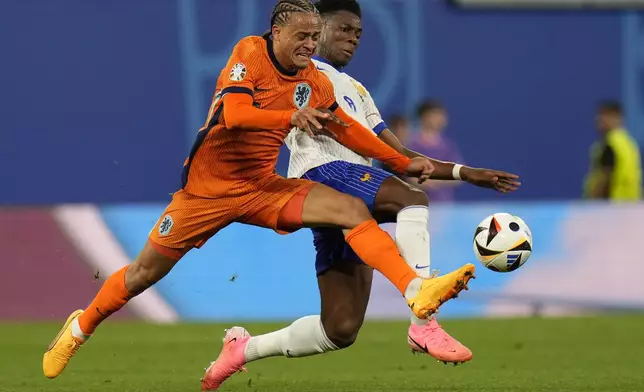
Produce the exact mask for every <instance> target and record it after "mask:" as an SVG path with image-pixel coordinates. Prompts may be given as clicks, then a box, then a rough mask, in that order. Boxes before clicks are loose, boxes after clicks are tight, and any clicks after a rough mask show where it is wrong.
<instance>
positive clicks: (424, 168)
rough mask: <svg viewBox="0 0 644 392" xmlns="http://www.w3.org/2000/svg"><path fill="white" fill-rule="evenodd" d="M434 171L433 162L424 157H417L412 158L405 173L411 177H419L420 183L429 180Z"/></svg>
mask: <svg viewBox="0 0 644 392" xmlns="http://www.w3.org/2000/svg"><path fill="white" fill-rule="evenodd" d="M433 171H434V165H433V164H432V162H431V161H430V160H429V159H427V158H423V157H416V158H413V159H412V160H411V163H410V164H409V166H407V170H406V171H405V174H407V175H408V176H410V177H416V178H418V183H419V184H422V183H423V182H425V181H427V180H429V176H431V175H432V172H433Z"/></svg>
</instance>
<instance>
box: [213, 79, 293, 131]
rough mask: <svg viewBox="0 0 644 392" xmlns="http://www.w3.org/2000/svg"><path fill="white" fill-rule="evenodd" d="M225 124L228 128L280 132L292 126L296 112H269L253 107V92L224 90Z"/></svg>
mask: <svg viewBox="0 0 644 392" xmlns="http://www.w3.org/2000/svg"><path fill="white" fill-rule="evenodd" d="M222 93H223V98H222V99H223V105H224V122H225V124H226V127H227V128H242V129H248V130H280V129H287V128H289V127H290V125H291V117H292V116H293V113H295V110H267V109H259V108H256V107H254V106H253V96H252V91H251V92H249V91H241V90H240V91H232V92H231V91H228V92H226V89H223V90H222Z"/></svg>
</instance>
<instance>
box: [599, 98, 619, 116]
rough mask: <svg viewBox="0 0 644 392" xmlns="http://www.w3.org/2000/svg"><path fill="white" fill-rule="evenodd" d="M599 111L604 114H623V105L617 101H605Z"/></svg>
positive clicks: (600, 104)
mask: <svg viewBox="0 0 644 392" xmlns="http://www.w3.org/2000/svg"><path fill="white" fill-rule="evenodd" d="M598 106H599V108H598V109H599V111H600V112H602V113H610V114H618V115H621V114H622V112H623V109H622V104H621V103H620V102H619V101H616V100H604V101H601V102H600V103H599V105H598Z"/></svg>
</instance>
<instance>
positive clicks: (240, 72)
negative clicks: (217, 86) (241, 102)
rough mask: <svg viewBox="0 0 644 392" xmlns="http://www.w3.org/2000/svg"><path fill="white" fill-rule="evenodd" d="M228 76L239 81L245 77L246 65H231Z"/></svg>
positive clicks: (234, 80)
mask: <svg viewBox="0 0 644 392" xmlns="http://www.w3.org/2000/svg"><path fill="white" fill-rule="evenodd" d="M228 77H229V78H230V80H232V81H233V82H241V81H242V80H244V78H245V77H246V66H245V65H244V64H242V63H237V64H235V65H233V67H232V69H231V70H230V75H229V76H228Z"/></svg>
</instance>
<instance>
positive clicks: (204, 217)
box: [149, 190, 236, 260]
mask: <svg viewBox="0 0 644 392" xmlns="http://www.w3.org/2000/svg"><path fill="white" fill-rule="evenodd" d="M235 203H236V201H235V200H234V199H232V198H217V199H209V198H203V197H199V196H194V195H191V194H189V193H187V192H185V191H183V190H180V191H178V192H175V193H174V195H173V196H172V201H171V202H170V204H169V205H168V207H167V208H166V209H165V211H164V212H163V214H162V215H161V217H160V218H159V220H158V221H157V223H156V224H155V225H154V227H153V228H152V230H151V231H150V235H149V240H150V242H151V246H152V247H154V248H155V250H156V251H157V252H159V253H161V254H165V255H166V256H168V257H171V258H175V259H177V260H178V259H179V258H181V256H183V254H185V253H186V252H187V251H189V250H190V249H192V248H200V247H201V246H203V244H205V243H206V241H208V239H209V238H210V237H212V236H213V235H215V234H216V233H217V232H218V231H219V230H221V229H223V228H224V227H226V226H228V225H229V224H230V223H231V221H232V220H233V218H234V214H235Z"/></svg>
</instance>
